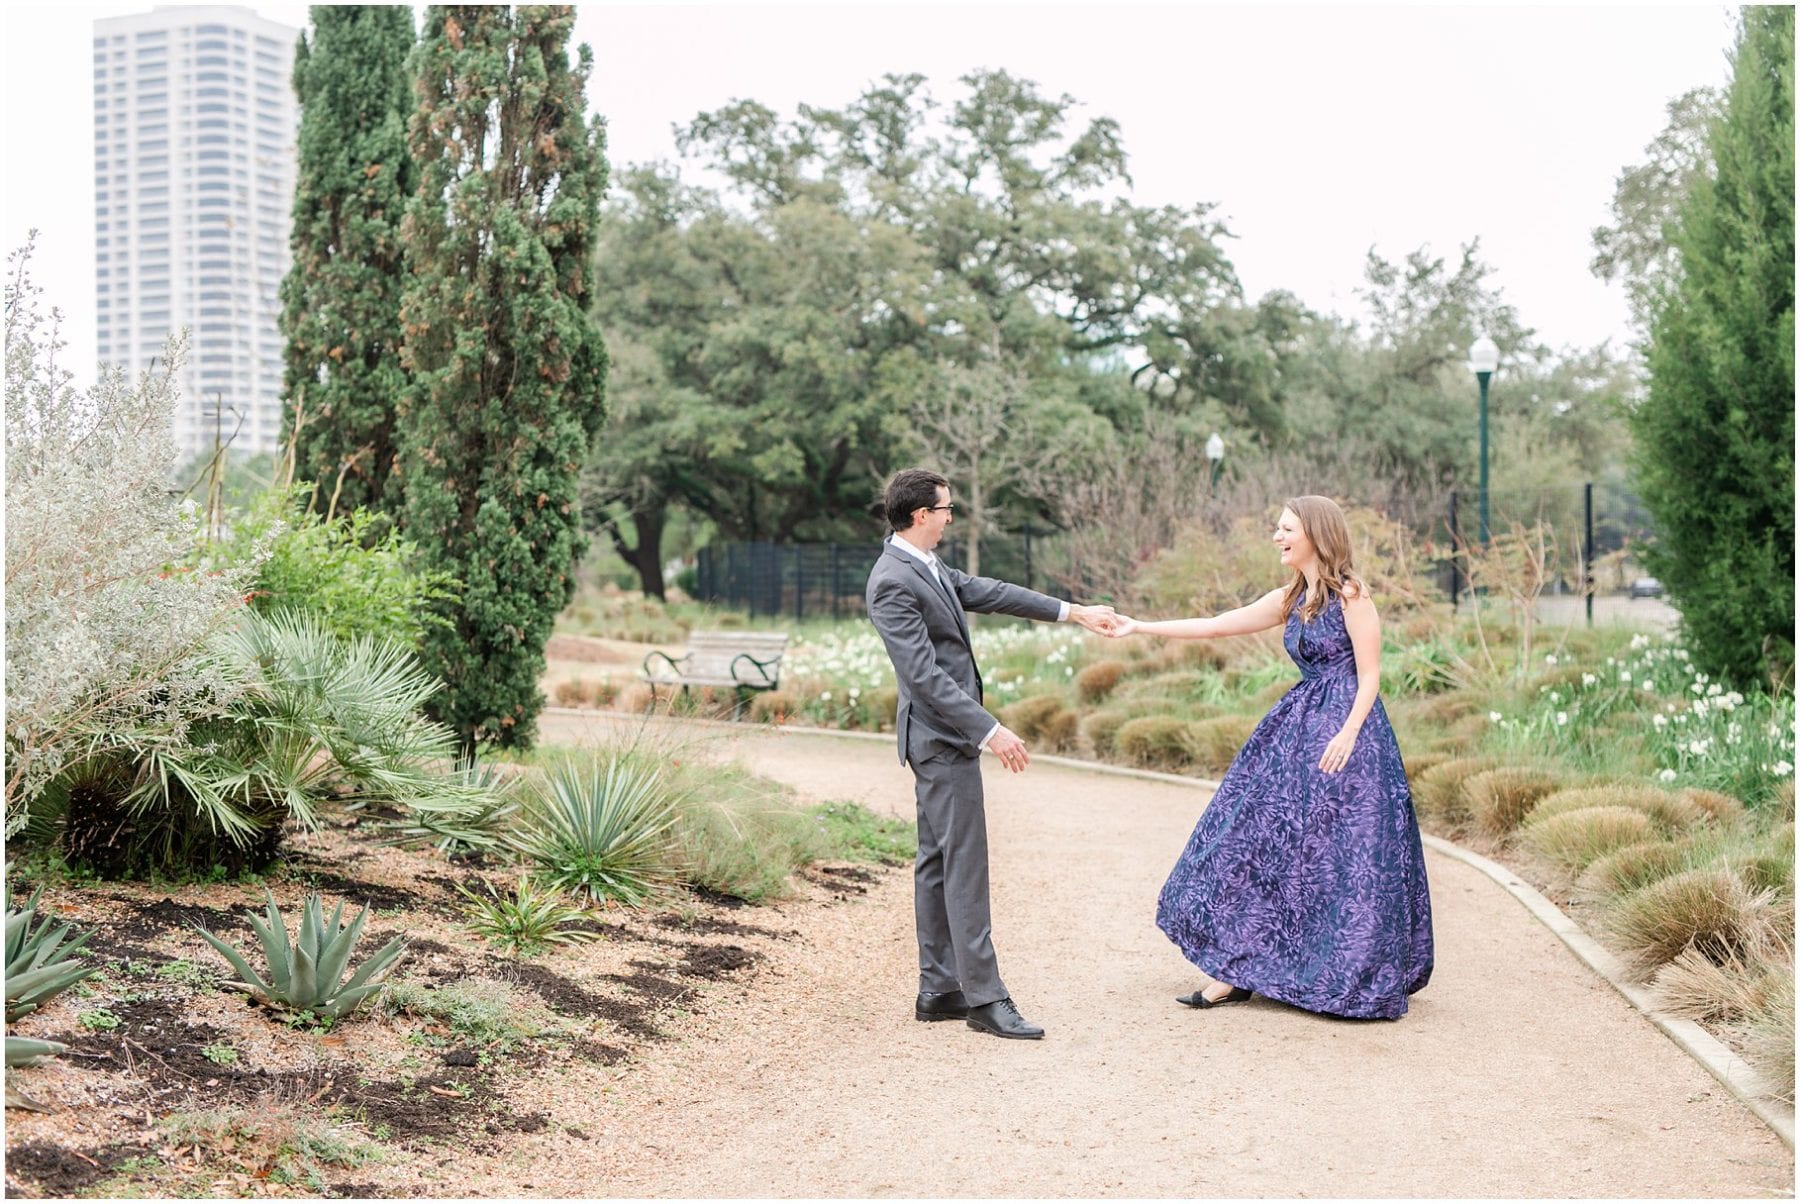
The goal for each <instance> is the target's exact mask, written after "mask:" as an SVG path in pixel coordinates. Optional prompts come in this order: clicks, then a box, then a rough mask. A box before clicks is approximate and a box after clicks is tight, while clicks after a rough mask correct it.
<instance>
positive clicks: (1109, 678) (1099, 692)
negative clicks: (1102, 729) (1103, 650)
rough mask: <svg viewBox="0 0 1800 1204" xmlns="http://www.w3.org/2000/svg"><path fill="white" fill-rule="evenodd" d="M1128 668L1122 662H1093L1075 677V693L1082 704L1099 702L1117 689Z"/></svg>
mask: <svg viewBox="0 0 1800 1204" xmlns="http://www.w3.org/2000/svg"><path fill="white" fill-rule="evenodd" d="M1128 669H1129V666H1128V665H1126V663H1125V662H1124V661H1120V660H1106V661H1095V662H1094V663H1093V664H1091V665H1088V666H1087V667H1086V668H1084V669H1082V671H1081V672H1079V673H1077V674H1076V675H1075V693H1076V694H1077V695H1078V696H1079V697H1080V699H1081V701H1083V702H1101V701H1103V700H1105V698H1106V697H1107V696H1108V695H1109V694H1111V693H1112V692H1113V691H1114V690H1115V689H1117V688H1118V685H1119V682H1120V681H1121V680H1123V678H1124V677H1125V674H1126V672H1127V670H1128Z"/></svg>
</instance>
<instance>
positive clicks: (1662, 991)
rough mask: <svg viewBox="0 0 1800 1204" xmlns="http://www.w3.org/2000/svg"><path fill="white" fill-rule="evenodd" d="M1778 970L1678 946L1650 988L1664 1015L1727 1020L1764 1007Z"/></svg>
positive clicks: (1776, 985) (1775, 987)
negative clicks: (1680, 948) (1675, 952)
mask: <svg viewBox="0 0 1800 1204" xmlns="http://www.w3.org/2000/svg"><path fill="white" fill-rule="evenodd" d="M1787 972H1788V973H1789V974H1790V975H1791V973H1792V972H1791V970H1789V971H1787ZM1781 974H1782V968H1780V967H1774V966H1769V965H1766V964H1760V963H1758V962H1756V961H1754V960H1747V959H1745V958H1741V957H1739V956H1737V955H1736V954H1735V953H1734V954H1728V955H1726V956H1724V957H1722V958H1721V959H1719V960H1717V961H1715V960H1714V959H1712V958H1710V957H1708V956H1706V955H1705V954H1704V953H1702V952H1700V951H1699V950H1698V949H1683V950H1682V951H1681V952H1680V953H1678V954H1676V955H1675V957H1674V959H1673V960H1671V961H1670V962H1669V963H1668V964H1667V965H1665V966H1663V967H1662V968H1661V969H1659V970H1657V971H1656V974H1655V975H1654V977H1652V978H1651V980H1650V988H1651V990H1652V992H1654V994H1655V996H1656V1003H1657V1006H1658V1007H1659V1008H1661V1009H1662V1010H1663V1011H1665V1012H1668V1013H1669V1014H1670V1015H1673V1016H1681V1017H1683V1018H1684V1019H1688V1020H1723V1021H1727V1022H1731V1021H1737V1020H1742V1019H1744V1018H1745V1017H1747V1016H1750V1015H1752V1014H1754V1013H1756V1012H1759V1011H1761V1010H1762V1009H1764V1008H1766V1007H1767V1006H1768V1004H1769V1002H1770V999H1771V997H1772V995H1773V994H1774V993H1775V992H1776V991H1777V990H1778V989H1779V987H1780V979H1781Z"/></svg>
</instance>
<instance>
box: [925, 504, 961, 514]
mask: <svg viewBox="0 0 1800 1204" xmlns="http://www.w3.org/2000/svg"><path fill="white" fill-rule="evenodd" d="M925 509H927V510H942V511H944V512H945V513H947V514H955V513H956V503H955V502H951V503H950V504H949V505H948V506H927V507H925Z"/></svg>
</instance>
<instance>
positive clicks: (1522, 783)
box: [1463, 766, 1566, 838]
mask: <svg viewBox="0 0 1800 1204" xmlns="http://www.w3.org/2000/svg"><path fill="white" fill-rule="evenodd" d="M1564 785H1566V782H1565V780H1564V779H1563V777H1562V775H1560V774H1558V773H1555V772H1553V771H1551V770H1547V769H1536V768H1530V767H1525V766H1501V767H1500V768H1497V769H1488V770H1483V771H1482V772H1481V773H1476V774H1471V775H1469V776H1468V777H1467V778H1464V779H1463V794H1464V797H1465V798H1466V799H1467V801H1468V805H1469V814H1470V817H1471V818H1472V819H1473V820H1474V823H1475V826H1476V828H1478V829H1479V830H1480V831H1481V832H1483V833H1484V834H1486V835H1488V836H1492V837H1496V838H1499V837H1504V836H1508V835H1511V833H1512V830H1513V829H1514V828H1516V827H1518V826H1519V825H1520V824H1521V823H1523V822H1524V820H1525V817H1526V816H1527V815H1528V814H1530V812H1531V809H1532V808H1533V807H1535V806H1536V805H1537V803H1538V800H1540V799H1542V798H1543V797H1544V796H1545V795H1548V794H1551V793H1553V792H1555V791H1556V790H1557V789H1559V788H1561V787H1562V786H1564Z"/></svg>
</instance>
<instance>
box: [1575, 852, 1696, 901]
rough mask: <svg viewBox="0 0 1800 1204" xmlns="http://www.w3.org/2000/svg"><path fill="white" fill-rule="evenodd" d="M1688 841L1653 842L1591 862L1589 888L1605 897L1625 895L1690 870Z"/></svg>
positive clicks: (1587, 876) (1586, 879)
mask: <svg viewBox="0 0 1800 1204" xmlns="http://www.w3.org/2000/svg"><path fill="white" fill-rule="evenodd" d="M1692 849H1693V846H1692V844H1691V843H1690V842H1687V841H1669V840H1661V839H1653V840H1646V841H1641V842H1639V843H1637V844H1628V845H1626V846H1625V847H1624V848H1622V849H1614V850H1613V851H1612V852H1610V853H1606V854H1604V855H1602V856H1600V857H1597V858H1595V859H1594V860H1593V862H1591V863H1590V864H1589V865H1588V867H1587V871H1586V873H1585V875H1584V877H1585V881H1586V883H1587V885H1588V886H1589V887H1590V888H1592V889H1593V890H1596V891H1598V892H1599V893H1600V894H1602V895H1623V894H1627V893H1629V892H1631V891H1634V890H1638V889H1639V888H1641V887H1645V886H1648V885H1650V884H1651V883H1652V882H1656V881H1659V880H1661V879H1663V878H1667V877H1668V876H1669V875H1670V874H1674V873H1679V872H1680V871H1681V870H1684V869H1686V868H1688V858H1689V857H1690V855H1691V853H1692Z"/></svg>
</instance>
